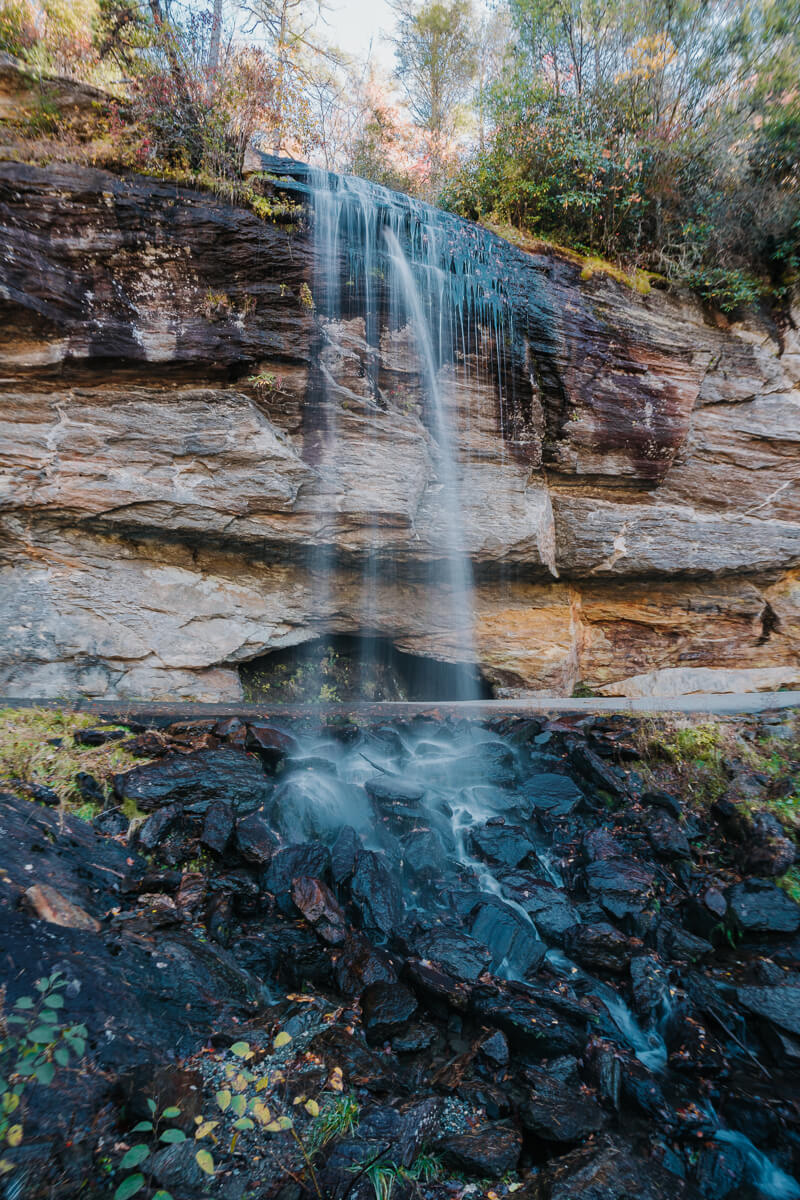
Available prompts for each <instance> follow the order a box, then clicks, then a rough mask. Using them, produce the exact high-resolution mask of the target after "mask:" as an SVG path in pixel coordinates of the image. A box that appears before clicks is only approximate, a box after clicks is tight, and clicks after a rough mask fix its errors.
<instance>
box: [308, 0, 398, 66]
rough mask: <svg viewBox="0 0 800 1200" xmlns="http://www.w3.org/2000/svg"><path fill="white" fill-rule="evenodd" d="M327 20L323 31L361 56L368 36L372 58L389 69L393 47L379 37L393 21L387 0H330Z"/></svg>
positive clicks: (392, 56) (365, 49)
mask: <svg viewBox="0 0 800 1200" xmlns="http://www.w3.org/2000/svg"><path fill="white" fill-rule="evenodd" d="M326 20H327V27H326V28H325V34H326V37H327V38H328V39H329V40H330V41H331V42H333V43H335V44H336V45H337V46H340V47H341V49H342V50H345V51H347V52H348V53H350V54H352V55H354V56H355V57H359V58H361V57H364V56H366V54H367V51H368V50H369V46H370V40H371V41H372V57H373V60H374V61H375V62H376V63H377V64H378V65H379V66H383V67H385V68H386V69H387V70H391V68H392V66H393V64H394V51H393V50H392V47H391V46H390V45H389V43H388V42H387V41H386V40H385V38H382V37H381V33H387V32H388V31H389V30H391V28H392V27H393V25H394V22H395V16H394V13H393V12H392V10H391V8H390V7H389V5H388V3H387V0H331V7H330V11H329V12H327V13H326Z"/></svg>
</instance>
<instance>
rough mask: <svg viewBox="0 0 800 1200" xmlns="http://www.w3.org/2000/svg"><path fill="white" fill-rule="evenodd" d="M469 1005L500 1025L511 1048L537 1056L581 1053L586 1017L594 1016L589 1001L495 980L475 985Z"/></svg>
mask: <svg viewBox="0 0 800 1200" xmlns="http://www.w3.org/2000/svg"><path fill="white" fill-rule="evenodd" d="M472 1009H473V1011H474V1012H475V1014H476V1015H477V1016H478V1017H479V1018H480V1019H481V1020H483V1021H485V1022H491V1024H492V1025H494V1026H496V1027H497V1028H499V1029H501V1030H502V1031H503V1033H505V1035H506V1036H507V1038H508V1041H509V1043H510V1045H511V1046H512V1048H513V1049H514V1050H516V1051H519V1052H522V1053H524V1054H531V1055H534V1056H535V1057H536V1058H559V1057H560V1056H561V1055H564V1054H581V1053H582V1051H583V1048H584V1046H585V1045H586V1042H587V1038H588V1034H587V1028H588V1024H589V1021H590V1020H591V1019H592V1018H594V1017H595V1016H596V1013H595V1010H594V1009H593V1008H592V1007H591V1006H590V1005H588V1004H584V1003H582V1002H579V1001H571V1000H569V999H568V998H567V997H564V996H561V995H559V994H558V993H556V992H545V991H544V989H539V988H532V987H526V986H525V985H522V984H512V983H507V984H502V985H501V984H499V983H497V982H496V983H494V984H493V985H491V986H488V985H487V986H485V987H484V986H483V985H480V984H479V985H477V986H475V987H474V991H473V995H472Z"/></svg>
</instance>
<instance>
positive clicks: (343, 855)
mask: <svg viewBox="0 0 800 1200" xmlns="http://www.w3.org/2000/svg"><path fill="white" fill-rule="evenodd" d="M360 849H361V839H360V838H359V836H358V834H357V833H356V831H355V829H353V827H352V825H343V826H342V828H341V829H340V830H339V832H338V833H337V835H336V840H335V841H334V843H333V845H332V846H331V877H332V878H333V882H334V883H336V884H339V883H344V881H345V880H346V879H349V878H350V876H351V875H352V874H353V869H354V867H355V865H356V855H357V854H358V852H359V850H360Z"/></svg>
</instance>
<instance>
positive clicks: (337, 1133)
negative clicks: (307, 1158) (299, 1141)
mask: <svg viewBox="0 0 800 1200" xmlns="http://www.w3.org/2000/svg"><path fill="white" fill-rule="evenodd" d="M358 1120H359V1108H358V1101H357V1100H356V1098H355V1096H337V1097H336V1098H335V1099H333V1100H329V1101H328V1102H327V1103H326V1104H324V1105H323V1107H322V1108H321V1110H320V1114H319V1116H318V1117H317V1118H316V1120H315V1121H314V1123H313V1125H312V1126H311V1131H310V1133H309V1135H308V1147H309V1149H310V1150H311V1152H312V1154H316V1152H317V1151H318V1150H321V1149H322V1147H323V1146H327V1144H328V1142H330V1141H332V1140H333V1139H334V1138H336V1137H346V1136H347V1135H348V1134H351V1133H352V1132H353V1131H354V1130H355V1128H356V1127H357V1125H358Z"/></svg>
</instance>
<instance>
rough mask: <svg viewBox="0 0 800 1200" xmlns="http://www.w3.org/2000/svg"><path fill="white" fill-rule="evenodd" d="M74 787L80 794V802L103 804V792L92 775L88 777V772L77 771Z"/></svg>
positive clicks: (104, 797)
mask: <svg viewBox="0 0 800 1200" xmlns="http://www.w3.org/2000/svg"><path fill="white" fill-rule="evenodd" d="M75 786H76V787H77V789H78V792H79V793H80V797H81V800H83V801H84V802H85V803H86V804H100V805H104V804H105V802H106V794H105V792H104V791H103V789H102V787H101V786H100V784H99V783H98V782H97V780H96V779H95V777H94V775H90V774H89V773H88V771H78V773H77V775H76V776H75Z"/></svg>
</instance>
